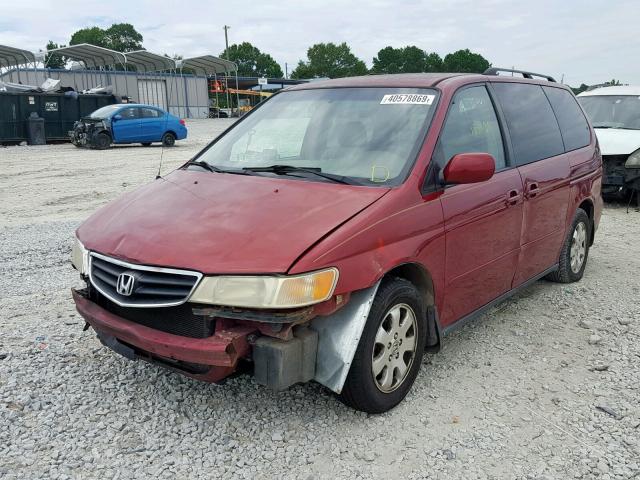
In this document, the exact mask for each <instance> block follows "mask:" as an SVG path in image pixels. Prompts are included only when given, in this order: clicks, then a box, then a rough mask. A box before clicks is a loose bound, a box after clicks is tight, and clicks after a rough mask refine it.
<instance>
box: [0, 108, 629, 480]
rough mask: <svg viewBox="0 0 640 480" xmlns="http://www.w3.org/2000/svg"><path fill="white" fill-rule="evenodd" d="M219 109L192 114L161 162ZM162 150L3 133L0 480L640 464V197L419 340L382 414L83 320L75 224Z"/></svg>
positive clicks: (311, 475) (401, 474)
mask: <svg viewBox="0 0 640 480" xmlns="http://www.w3.org/2000/svg"><path fill="white" fill-rule="evenodd" d="M229 122H230V120H201V121H189V123H188V127H189V128H190V138H189V139H188V140H187V141H185V142H179V144H178V146H177V147H175V148H173V149H168V150H165V152H164V160H163V171H164V172H168V171H169V170H171V169H172V168H174V167H175V166H177V165H179V164H180V163H182V162H183V161H185V160H186V159H187V158H188V157H189V156H190V155H192V154H193V153H195V152H196V151H198V150H199V149H200V148H201V147H202V146H203V145H204V144H205V143H206V142H207V140H208V139H210V138H212V137H213V136H214V135H215V134H217V133H218V132H220V131H221V130H222V129H223V128H225V127H226V126H227V125H229V124H230V123H229ZM160 151H161V149H160V148H159V147H149V148H144V147H141V146H131V147H117V148H113V149H111V150H109V151H105V152H99V151H87V150H79V149H76V148H75V147H73V146H71V145H67V144H64V145H52V146H46V147H8V148H3V147H0V259H1V262H0V478H6V479H26V478H33V479H43V478H83V479H88V478H99V479H105V478H109V479H110V478H150V477H155V478H199V477H202V478H257V479H267V478H274V477H276V478H292V479H294V478H295V479H298V478H300V479H322V478H349V479H355V478H408V479H418V478H434V479H440V478H442V479H451V478H454V479H457V478H460V479H474V478H510V479H551V478H557V479H567V478H584V479H591V478H598V479H613V478H616V479H618V478H620V479H622V478H625V479H628V478H640V400H639V399H640V368H639V365H640V302H639V299H640V282H639V279H640V275H639V273H638V272H640V242H639V241H638V239H639V238H640V213H638V212H637V211H634V210H631V211H630V213H629V214H627V213H626V212H625V208H624V207H622V206H608V207H607V208H606V210H605V212H604V215H603V218H602V223H601V228H600V231H599V232H598V234H597V237H596V245H595V246H594V248H593V249H592V250H591V255H590V258H589V265H588V267H587V271H586V275H585V278H584V279H583V280H582V282H580V283H577V284H571V285H559V284H553V283H549V282H545V281H541V282H538V283H537V284H535V285H533V286H532V287H530V288H529V289H528V290H526V291H524V292H523V293H521V294H520V295H518V296H517V297H515V298H513V299H511V300H509V301H507V302H506V303H504V304H502V305H500V306H498V307H497V308H496V309H494V310H493V311H492V312H490V313H489V314H487V315H485V316H484V317H483V318H482V319H481V320H480V321H479V322H476V323H474V324H471V325H469V326H467V327H465V328H463V329H462V330H460V331H459V332H457V333H456V334H454V335H453V336H451V337H450V338H448V339H447V341H446V343H445V347H444V349H443V351H442V352H441V353H439V354H437V355H435V356H427V357H426V358H425V360H424V365H423V368H422V371H421V373H420V375H419V377H418V379H417V381H416V384H415V385H414V388H413V390H412V392H411V393H410V395H409V397H408V398H407V399H406V401H405V402H404V403H402V404H401V405H400V406H399V407H397V408H396V409H395V410H393V411H391V412H389V413H387V414H384V415H379V416H368V415H366V414H362V413H357V412H354V411H352V410H350V409H348V408H346V407H344V406H343V405H342V404H340V403H339V402H338V401H337V400H336V398H335V397H334V396H333V395H332V394H331V393H330V392H328V391H327V390H325V389H324V388H323V387H321V386H319V385H317V384H308V385H300V386H296V387H294V388H291V389H290V390H288V391H286V392H283V393H280V394H276V393H272V392H271V391H269V390H267V389H265V388H263V387H260V386H258V385H256V384H255V383H254V382H253V381H252V379H251V378H249V377H237V378H234V379H231V380H230V381H228V382H227V383H226V384H225V385H222V386H215V385H208V384H203V383H198V382H196V381H193V380H190V379H187V378H184V377H181V376H179V375H176V374H173V373H169V372H167V371H164V370H162V369H159V368H158V367H155V366H151V365H147V364H144V363H140V362H138V363H134V362H128V361H126V360H124V359H123V358H120V357H118V356H116V355H115V354H113V353H111V352H110V351H109V350H107V349H106V348H104V347H102V346H101V345H100V343H99V342H98V340H97V339H96V338H95V335H94V334H93V333H92V332H91V331H88V332H83V331H82V326H83V322H82V321H81V319H80V317H79V316H78V315H77V314H76V313H75V310H74V306H73V302H72V300H71V297H70V293H69V288H71V287H72V286H74V285H78V284H79V280H78V278H77V275H76V274H75V272H74V270H72V268H71V266H70V264H69V255H70V250H71V241H72V232H73V230H74V228H75V227H76V226H77V225H78V224H79V222H81V221H82V220H83V219H84V218H86V217H87V216H88V215H89V214H90V213H91V212H92V211H94V210H95V209H96V208H97V207H99V206H100V205H103V204H104V203H106V202H108V201H109V200H111V199H113V198H114V197H116V196H117V195H119V194H120V193H122V192H124V191H126V190H129V189H132V188H135V187H136V186H138V185H141V184H143V183H145V182H148V181H151V180H152V179H153V178H154V176H155V174H156V171H157V168H158V162H159V157H160Z"/></svg>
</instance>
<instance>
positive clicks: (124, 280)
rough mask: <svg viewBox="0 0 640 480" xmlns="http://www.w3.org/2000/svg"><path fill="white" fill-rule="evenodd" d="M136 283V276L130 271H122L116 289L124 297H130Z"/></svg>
mask: <svg viewBox="0 0 640 480" xmlns="http://www.w3.org/2000/svg"><path fill="white" fill-rule="evenodd" d="M135 283H136V277H134V276H133V275H131V274H130V273H121V274H120V275H118V281H117V282H116V291H117V292H118V293H119V294H120V295H122V296H124V297H129V296H131V294H132V293H133V287H134V286H135Z"/></svg>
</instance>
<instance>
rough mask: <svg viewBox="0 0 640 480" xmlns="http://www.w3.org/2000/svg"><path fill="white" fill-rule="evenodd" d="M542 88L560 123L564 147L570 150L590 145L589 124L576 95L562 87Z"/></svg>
mask: <svg viewBox="0 0 640 480" xmlns="http://www.w3.org/2000/svg"><path fill="white" fill-rule="evenodd" d="M542 88H543V89H544V92H545V93H546V94H547V98H548V99H549V103H551V107H552V108H553V111H554V112H555V114H556V118H557V119H558V123H559V124H560V131H561V133H562V139H563V140H564V149H565V150H566V151H567V152H568V151H570V150H575V149H576V148H581V147H585V146H587V145H589V142H590V141H591V134H590V133H589V124H588V123H587V119H586V118H584V114H583V113H582V110H580V107H579V106H578V102H577V101H576V99H575V98H574V96H573V95H571V94H570V93H569V92H567V91H566V90H563V89H562V88H553V87H542Z"/></svg>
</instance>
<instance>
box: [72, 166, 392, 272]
mask: <svg viewBox="0 0 640 480" xmlns="http://www.w3.org/2000/svg"><path fill="white" fill-rule="evenodd" d="M388 191H389V189H388V188H380V187H361V186H350V185H340V184H334V183H324V182H310V181H302V180H292V179H285V178H284V177H283V178H271V177H258V176H244V175H232V174H223V173H210V172H196V171H185V170H176V171H175V172H173V173H171V174H170V175H168V176H166V177H164V178H161V179H158V180H156V181H154V182H152V183H150V184H148V185H145V186H143V187H141V188H139V189H137V190H134V191H133V192H130V193H128V194H126V195H123V196H122V197H120V198H119V199H117V200H115V201H114V202H112V203H110V204H108V205H107V206H105V207H103V208H102V209H100V210H98V211H97V212H96V213H95V214H93V215H92V216H91V217H90V218H89V219H87V220H86V221H85V222H84V223H83V224H82V225H81V226H80V227H79V228H78V231H77V235H78V238H79V239H80V241H81V242H82V243H83V244H84V245H85V247H86V248H87V249H89V250H92V251H96V252H99V253H102V254H105V255H109V256H113V257H117V258H120V259H123V260H127V261H130V262H132V263H140V264H146V265H156V266H167V267H174V268H184V269H190V270H197V271H200V272H203V273H238V274H241V273H284V272H286V271H287V270H289V268H290V267H291V266H292V265H293V263H294V262H295V261H296V260H297V259H298V257H300V256H301V255H302V254H303V253H304V252H305V251H307V250H308V249H309V248H310V247H312V246H313V245H314V244H315V243H316V242H317V241H318V240H320V239H321V238H322V237H324V236H325V235H326V234H328V233H329V232H331V231H332V230H333V229H335V228H336V227H338V226H339V225H341V224H342V223H344V222H345V221H347V220H348V219H349V218H351V217H353V216H354V215H356V214H357V213H358V212H360V211H362V210H363V209H365V208H366V207H368V206H369V205H371V204H372V203H373V202H375V201H376V200H378V199H379V198H381V197H382V196H383V195H384V194H385V193H387V192H388Z"/></svg>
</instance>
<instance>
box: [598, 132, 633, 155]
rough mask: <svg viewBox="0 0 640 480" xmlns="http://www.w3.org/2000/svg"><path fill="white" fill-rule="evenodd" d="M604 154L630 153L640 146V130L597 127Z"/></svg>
mask: <svg viewBox="0 0 640 480" xmlns="http://www.w3.org/2000/svg"><path fill="white" fill-rule="evenodd" d="M595 131H596V136H597V137H598V143H600V150H601V151H602V154H603V155H629V154H630V153H633V152H635V151H636V150H637V149H638V148H640V130H622V129H620V128H596V129H595Z"/></svg>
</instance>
